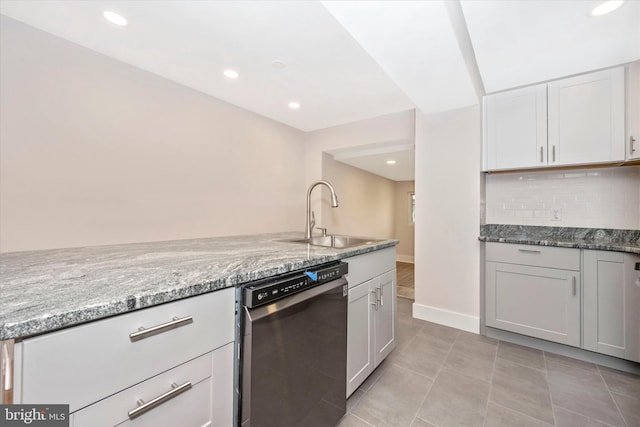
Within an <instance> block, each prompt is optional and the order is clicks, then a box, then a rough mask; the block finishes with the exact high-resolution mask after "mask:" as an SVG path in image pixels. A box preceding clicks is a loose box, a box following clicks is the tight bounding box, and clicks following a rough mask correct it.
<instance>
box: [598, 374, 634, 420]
mask: <svg viewBox="0 0 640 427" xmlns="http://www.w3.org/2000/svg"><path fill="white" fill-rule="evenodd" d="M596 371H597V372H598V375H599V376H600V379H601V380H602V383H603V384H604V388H606V389H607V392H608V393H609V396H610V397H611V400H613V404H614V405H615V406H616V409H617V410H618V414H619V415H620V418H622V422H623V423H624V425H626V426H629V423H628V422H627V419H626V418H625V416H624V414H623V413H622V411H621V410H620V407H619V406H618V402H616V399H615V397H613V393H612V392H611V390H610V389H609V385H608V384H607V382H606V381H605V379H604V377H603V376H602V372H600V367H599V366H598V365H596Z"/></svg>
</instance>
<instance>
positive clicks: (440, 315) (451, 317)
mask: <svg viewBox="0 0 640 427" xmlns="http://www.w3.org/2000/svg"><path fill="white" fill-rule="evenodd" d="M413 317H415V318H416V319H420V320H426V321H427V322H433V323H437V324H439V325H444V326H450V327H452V328H456V329H461V330H463V331H467V332H471V333H474V334H477V333H480V318H479V317H474V316H469V315H468V314H462V313H457V312H455V311H449V310H444V309H442V308H437V307H431V306H428V305H422V304H418V303H413Z"/></svg>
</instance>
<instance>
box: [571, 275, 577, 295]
mask: <svg viewBox="0 0 640 427" xmlns="http://www.w3.org/2000/svg"><path fill="white" fill-rule="evenodd" d="M571 293H572V294H573V296H574V297H575V296H576V276H572V277H571Z"/></svg>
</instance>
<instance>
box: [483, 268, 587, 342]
mask: <svg viewBox="0 0 640 427" xmlns="http://www.w3.org/2000/svg"><path fill="white" fill-rule="evenodd" d="M486 273H487V281H486V284H487V294H486V297H487V311H486V312H487V325H488V326H492V327H494V328H499V329H504V330H507V331H511V332H517V333H520V334H525V335H529V336H532V337H536V338H542V339H545V340H549V341H555V342H559V343H562V344H568V345H572V346H575V347H579V346H580V293H579V284H580V273H578V272H576V271H568V270H557V269H553V268H541V267H531V266H527V265H517V264H503V263H498V262H489V263H487V269H486Z"/></svg>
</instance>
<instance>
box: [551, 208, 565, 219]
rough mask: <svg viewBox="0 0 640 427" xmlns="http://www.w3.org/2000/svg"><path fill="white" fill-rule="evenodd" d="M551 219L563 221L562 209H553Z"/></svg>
mask: <svg viewBox="0 0 640 427" xmlns="http://www.w3.org/2000/svg"><path fill="white" fill-rule="evenodd" d="M551 221H562V209H560V208H555V209H551Z"/></svg>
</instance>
